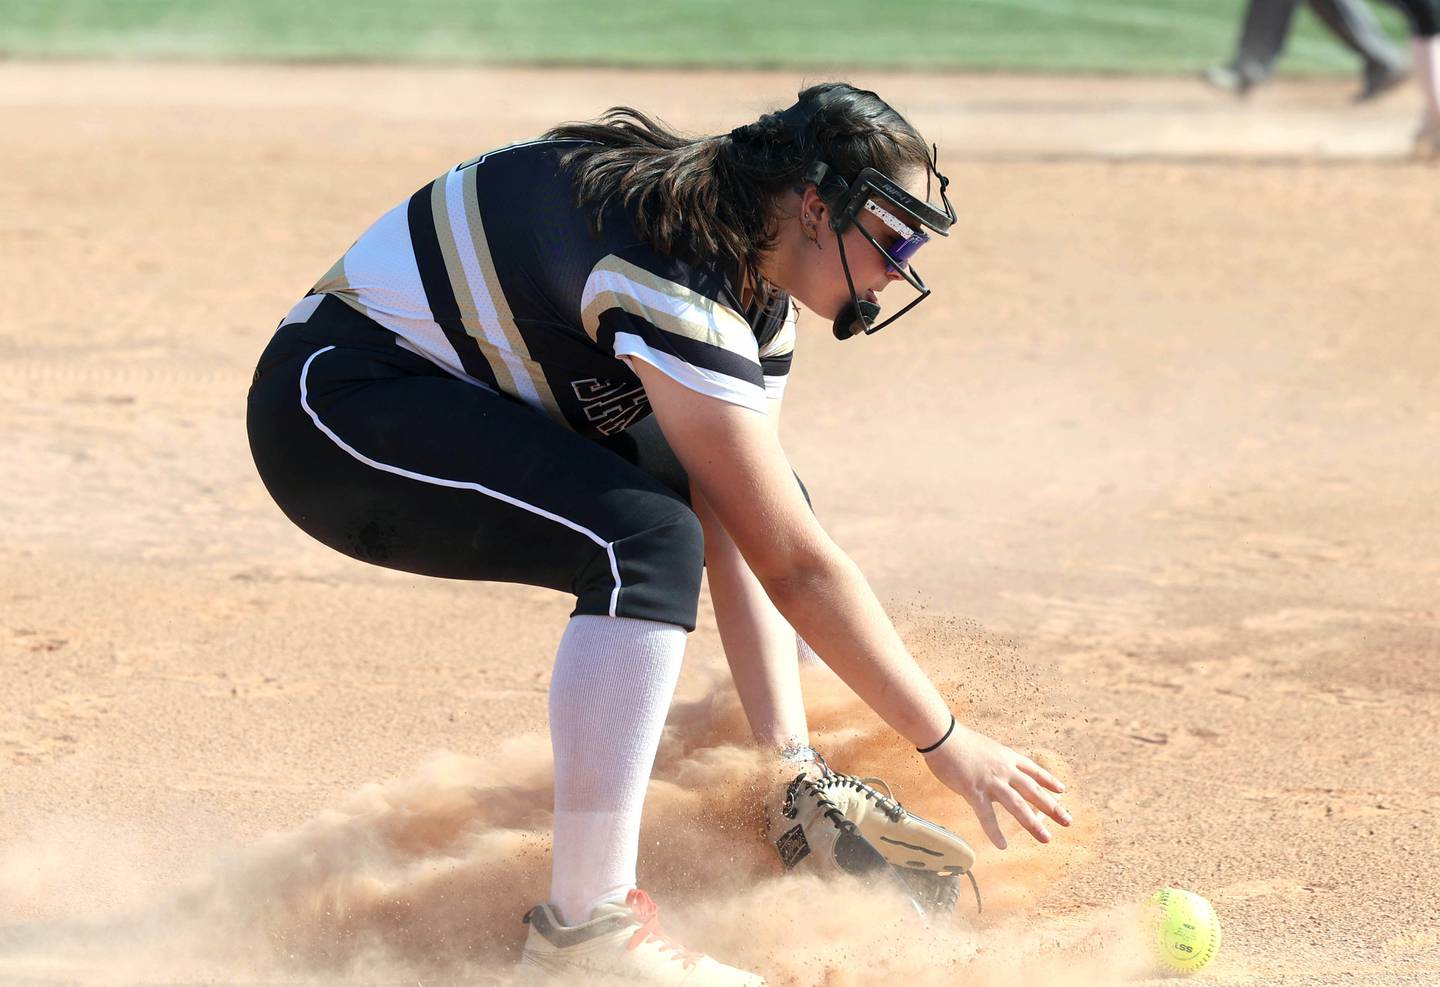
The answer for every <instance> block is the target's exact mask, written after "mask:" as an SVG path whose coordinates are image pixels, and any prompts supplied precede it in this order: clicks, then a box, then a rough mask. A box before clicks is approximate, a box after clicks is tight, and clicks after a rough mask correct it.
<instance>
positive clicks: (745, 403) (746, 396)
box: [615, 332, 770, 415]
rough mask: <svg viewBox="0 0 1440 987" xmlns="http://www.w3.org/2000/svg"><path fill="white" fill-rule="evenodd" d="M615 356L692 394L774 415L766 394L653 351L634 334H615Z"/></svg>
mask: <svg viewBox="0 0 1440 987" xmlns="http://www.w3.org/2000/svg"><path fill="white" fill-rule="evenodd" d="M615 355H616V356H618V357H619V358H620V359H622V360H624V361H625V362H627V363H628V362H630V359H631V358H632V357H633V358H635V359H638V360H644V361H645V362H646V363H648V364H650V366H652V367H654V368H655V369H656V370H659V371H660V372H661V373H663V374H664V375H665V376H666V377H669V378H670V379H671V380H673V381H675V382H676V383H677V384H680V385H682V386H684V387H687V388H689V389H690V390H692V391H699V392H700V393H701V394H706V395H709V396H710V397H712V398H719V399H720V400H721V401H727V402H729V403H730V404H738V405H739V406H740V407H742V408H749V409H750V410H751V411H758V412H760V413H761V414H762V415H765V414H769V413H770V409H769V406H768V405H767V404H766V403H765V398H766V391H765V390H763V389H761V388H759V387H756V386H755V385H754V384H752V383H750V382H749V381H741V380H736V379H735V378H734V377H731V376H730V375H729V374H720V373H716V372H715V371H713V370H706V369H705V368H704V367H697V366H695V364H693V363H686V362H685V361H684V360H682V359H680V358H679V357H676V356H671V355H670V354H669V353H662V352H660V351H659V350H656V349H652V348H651V346H650V344H649V343H647V342H645V340H643V339H641V338H640V337H639V336H636V335H634V334H632V333H628V332H617V333H616V334H615Z"/></svg>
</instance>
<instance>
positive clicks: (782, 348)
mask: <svg viewBox="0 0 1440 987" xmlns="http://www.w3.org/2000/svg"><path fill="white" fill-rule="evenodd" d="M799 319H800V310H799V309H798V308H797V307H796V306H795V302H794V300H793V299H790V298H787V299H785V316H784V318H783V319H781V320H779V323H778V326H777V328H776V329H775V331H774V333H772V334H771V335H770V336H769V338H766V337H764V336H762V337H761V338H760V372H761V374H762V375H763V376H764V380H765V396H766V397H768V398H769V399H770V400H771V401H779V400H780V398H781V397H782V396H783V395H784V394H785V382H786V381H788V380H789V379H790V363H791V361H792V360H793V358H794V356H795V337H796V326H797V323H798V322H799Z"/></svg>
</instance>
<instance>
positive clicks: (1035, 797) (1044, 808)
mask: <svg viewBox="0 0 1440 987" xmlns="http://www.w3.org/2000/svg"><path fill="white" fill-rule="evenodd" d="M1010 787H1011V788H1013V789H1015V790H1016V791H1017V792H1019V793H1020V794H1021V795H1022V796H1023V797H1024V798H1025V801H1027V802H1029V803H1030V804H1031V805H1033V806H1034V807H1035V808H1037V809H1039V810H1040V811H1041V812H1043V813H1045V815H1047V816H1049V817H1050V818H1051V819H1053V820H1055V821H1056V822H1058V823H1059V824H1060V825H1062V826H1068V825H1070V812H1069V811H1068V810H1067V809H1066V808H1065V807H1064V806H1063V805H1061V804H1060V802H1059V800H1057V799H1056V798H1055V797H1054V796H1052V795H1050V794H1049V793H1047V792H1045V791H1043V790H1042V789H1041V788H1040V786H1039V785H1037V784H1035V782H1034V781H1033V780H1031V778H1030V777H1029V776H1028V775H1023V774H1016V775H1015V777H1014V778H1012V779H1011V780H1010Z"/></svg>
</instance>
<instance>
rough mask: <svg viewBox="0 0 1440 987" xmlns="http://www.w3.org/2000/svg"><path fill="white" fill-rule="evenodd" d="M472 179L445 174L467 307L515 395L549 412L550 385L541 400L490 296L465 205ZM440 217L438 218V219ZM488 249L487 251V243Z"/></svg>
mask: <svg viewBox="0 0 1440 987" xmlns="http://www.w3.org/2000/svg"><path fill="white" fill-rule="evenodd" d="M470 179H471V176H469V175H464V174H461V173H460V172H458V171H452V172H450V173H449V174H448V175H446V176H445V208H446V211H447V212H448V215H447V216H446V217H445V218H446V219H447V220H448V221H449V225H450V234H451V236H453V237H454V238H455V253H456V255H457V256H458V259H459V261H460V266H461V269H462V270H463V271H464V272H465V284H466V287H467V288H468V289H469V295H470V297H469V299H468V301H469V302H470V304H469V305H467V306H466V307H467V308H469V309H470V310H471V312H473V313H474V314H475V317H476V320H477V321H478V322H479V323H480V328H481V330H482V331H483V332H484V333H485V338H486V340H488V341H489V342H490V345H491V346H493V347H494V348H495V351H496V352H497V354H498V355H499V357H500V359H501V360H503V361H504V363H505V367H506V369H507V370H509V371H510V379H511V381H512V382H513V383H514V386H515V390H516V392H517V393H516V395H515V396H516V397H518V398H520V400H522V401H524V402H525V403H526V404H528V405H530V406H531V407H532V408H535V409H537V410H540V411H545V412H547V413H549V412H548V409H547V404H548V405H549V406H550V407H553V406H554V403H555V399H554V398H551V397H550V395H549V393H548V391H549V388H548V387H547V388H546V391H547V394H546V397H547V398H549V401H545V400H542V399H541V397H540V392H539V390H538V389H537V388H536V382H535V380H534V379H533V378H532V377H531V375H530V368H529V367H528V366H526V361H525V360H524V359H523V358H522V357H521V356H520V355H517V354H516V353H515V352H513V351H512V350H511V348H510V340H509V339H508V338H507V337H506V333H505V330H504V329H503V328H502V327H501V325H500V316H499V314H498V313H497V312H496V310H495V301H494V299H492V298H491V297H490V290H489V289H488V288H487V287H486V285H485V275H484V272H482V271H481V269H480V259H479V257H478V256H477V255H476V253H475V251H476V244H475V241H474V239H473V238H472V237H471V236H470V217H469V216H468V215H467V213H466V208H465V185H466V184H467V183H468V182H469V181H470ZM439 218H440V217H438V216H437V217H436V219H437V221H438V220H439ZM477 220H478V216H477ZM486 250H487V252H488V250H489V248H488V246H487V247H486ZM542 384H543V379H542Z"/></svg>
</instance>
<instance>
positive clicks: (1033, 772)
mask: <svg viewBox="0 0 1440 987" xmlns="http://www.w3.org/2000/svg"><path fill="white" fill-rule="evenodd" d="M1015 766H1016V767H1017V768H1019V769H1020V770H1021V771H1023V772H1025V773H1026V774H1027V775H1029V776H1030V777H1031V778H1034V779H1035V780H1036V781H1038V782H1039V783H1040V784H1042V785H1044V786H1045V787H1046V788H1048V789H1050V791H1052V792H1054V793H1055V794H1056V795H1059V794H1061V793H1062V792H1064V791H1065V783H1064V782H1062V781H1061V780H1060V779H1059V778H1056V777H1055V776H1054V775H1052V774H1051V773H1050V772H1048V771H1046V770H1045V769H1044V768H1042V767H1040V765H1038V764H1036V763H1035V762H1034V761H1032V760H1030V759H1029V758H1028V757H1022V758H1020V759H1018V760H1017V761H1016V762H1015Z"/></svg>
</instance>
